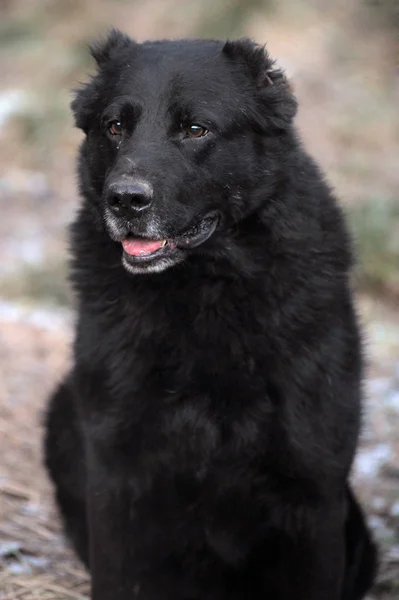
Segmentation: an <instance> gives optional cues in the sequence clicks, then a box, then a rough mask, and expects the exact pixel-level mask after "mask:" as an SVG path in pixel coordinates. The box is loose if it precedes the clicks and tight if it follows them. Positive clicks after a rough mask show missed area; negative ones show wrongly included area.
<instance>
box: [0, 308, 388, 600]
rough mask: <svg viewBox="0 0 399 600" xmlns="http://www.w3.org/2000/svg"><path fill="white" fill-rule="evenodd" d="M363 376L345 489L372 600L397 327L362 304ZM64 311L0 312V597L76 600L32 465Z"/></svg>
mask: <svg viewBox="0 0 399 600" xmlns="http://www.w3.org/2000/svg"><path fill="white" fill-rule="evenodd" d="M359 305H360V308H361V312H362V315H363V320H364V321H365V324H366V332H367V339H368V356H369V371H368V373H369V377H368V380H367V385H366V397H367V402H366V410H365V417H364V430H363V437H362V445H361V449H360V452H359V454H358V457H357V460H356V468H355V472H354V482H355V485H356V489H357V492H358V494H359V496H360V497H361V499H362V501H363V503H364V505H365V507H366V510H367V514H368V517H369V521H370V524H371V526H372V528H373V530H374V531H375V535H376V537H377V539H378V540H379V544H380V548H381V568H380V575H379V580H378V584H377V586H376V589H375V592H374V593H373V596H372V598H373V600H377V599H378V600H394V599H395V598H396V599H397V598H398V594H399V467H398V465H399V461H398V458H399V354H398V350H399V348H398V345H399V320H398V317H397V315H396V314H395V312H394V311H393V310H391V309H390V308H389V306H386V305H384V304H380V303H379V302H378V301H375V300H371V299H370V298H367V297H366V298H365V297H362V298H360V299H359ZM72 323H73V317H72V315H71V313H70V312H69V311H68V310H66V309H65V310H61V309H59V308H58V309H54V308H53V309H46V310H44V309H40V310H39V309H37V308H35V309H33V308H28V307H22V306H21V305H17V304H12V303H4V304H2V305H0V365H1V378H0V381H1V383H0V385H1V389H0V394H1V396H2V398H3V399H4V401H3V403H2V404H1V405H0V455H1V457H2V461H1V470H0V540H1V541H0V590H1V591H0V600H14V599H17V598H18V599H20V598H21V599H24V600H28V599H29V600H34V599H40V600H64V599H65V600H67V599H75V600H78V599H79V600H83V599H84V598H87V597H88V596H87V594H88V589H89V587H88V586H89V584H88V577H87V574H86V573H85V571H84V569H83V567H82V566H81V565H80V564H79V562H78V561H77V559H76V558H75V557H74V556H73V553H72V552H71V551H70V549H69V548H68V546H67V543H66V541H65V539H64V537H63V535H62V532H61V529H60V522H59V518H58V514H57V510H56V508H55V505H54V501H53V495H52V489H51V485H50V483H49V481H48V480H47V478H46V475H45V472H44V469H43V466H42V450H41V444H42V435H43V431H42V421H43V413H44V410H45V405H46V398H47V397H48V395H49V393H50V392H51V390H52V389H53V388H54V386H55V385H56V383H57V381H59V380H60V378H61V377H62V374H63V373H64V372H65V371H66V369H67V368H68V362H69V357H70V346H71V339H72Z"/></svg>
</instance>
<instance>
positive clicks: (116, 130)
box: [108, 121, 122, 135]
mask: <svg viewBox="0 0 399 600" xmlns="http://www.w3.org/2000/svg"><path fill="white" fill-rule="evenodd" d="M108 131H109V133H110V134H111V135H122V123H121V122H120V121H111V122H110V123H108Z"/></svg>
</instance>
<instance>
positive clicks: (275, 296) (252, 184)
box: [46, 32, 375, 600]
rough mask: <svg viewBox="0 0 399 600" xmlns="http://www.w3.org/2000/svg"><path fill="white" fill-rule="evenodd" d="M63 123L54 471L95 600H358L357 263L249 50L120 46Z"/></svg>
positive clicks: (267, 66) (175, 44)
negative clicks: (66, 261)
mask: <svg viewBox="0 0 399 600" xmlns="http://www.w3.org/2000/svg"><path fill="white" fill-rule="evenodd" d="M93 55H94V57H95V59H96V61H97V63H98V74H97V75H96V76H95V77H94V79H93V80H92V81H91V82H90V83H89V84H88V85H86V86H85V87H83V89H81V90H80V91H78V93H77V95H76V98H75V100H74V102H73V104H72V107H73V111H74V113H75V117H76V122H77V125H78V126H79V127H80V128H81V129H83V131H84V132H85V133H86V138H85V140H84V141H83V144H82V147H81V150H80V162H79V174H80V189H81V193H82V196H83V205H82V208H81V210H80V212H79V215H78V217H77V219H76V221H75V223H74V225H73V227H72V254H73V261H72V282H73V285H74V289H75V291H76V295H77V303H78V324H77V333H76V342H75V363H74V367H73V369H72V372H71V373H70V375H69V376H68V377H67V379H66V381H65V382H64V383H63V384H62V385H61V386H60V388H59V390H58V391H57V393H56V394H55V395H54V397H53V398H52V401H51V404H50V409H49V413H48V417H47V438H46V457H47V458H46V461H47V467H48V469H49V471H50V474H51V476H52V478H53V480H54V482H55V484H56V490H57V499H58V502H59V505H60V508H61V512H62V514H63V517H64V520H65V525H66V530H67V532H68V534H69V536H70V538H71V539H72V541H73V543H74V545H75V547H76V550H77V552H78V554H79V555H80V557H81V558H82V560H83V561H85V563H86V564H87V565H89V567H90V570H91V573H92V581H93V585H92V588H93V592H92V597H93V598H94V599H95V600H131V599H133V598H138V599H139V600H195V599H197V600H200V599H201V600H238V599H239V600H255V599H256V600H260V599H264V600H266V599H270V600H356V599H359V598H363V596H364V594H365V593H366V590H367V589H368V588H369V587H370V585H371V583H372V579H373V574H374V570H375V567H374V565H375V551H374V546H373V544H372V542H371V540H370V538H369V534H368V532H367V529H366V526H365V524H364V520H363V517H362V513H361V510H360V508H359V506H358V505H357V503H356V500H355V499H354V497H353V495H352V493H351V491H350V489H349V486H348V474H349V471H350V468H351V463H352V460H353V455H354V452H355V449H356V444H357V439H358V432H359V415H360V405H361V389H360V388H361V377H362V360H361V349H360V343H359V333H358V326H357V322H356V317H355V314H354V310H353V305H352V294H351V291H350V286H349V270H350V267H351V263H352V258H351V247H350V241H349V239H348V235H347V232H346V229H345V226H344V222H343V218H342V214H341V211H340V209H339V208H338V206H337V204H336V202H335V200H334V198H333V196H332V194H331V191H330V189H329V188H328V186H327V185H326V183H325V182H324V179H323V176H322V175H321V173H320V171H319V169H318V167H317V166H316V165H315V163H314V162H313V160H311V159H310V158H309V156H308V155H307V154H306V153H305V151H304V150H303V148H302V146H301V143H300V141H299V140H298V137H297V135H296V132H295V129H294V128H293V125H292V121H293V118H294V115H295V112H296V102H295V99H294V97H293V95H292V94H291V91H290V89H289V86H288V84H287V81H286V79H285V77H284V75H283V74H282V72H281V71H279V70H278V69H277V68H275V66H274V64H273V62H272V61H271V60H270V58H269V56H268V55H267V53H266V52H265V51H264V49H263V48H261V47H259V46H257V45H255V44H253V43H252V42H250V41H248V40H241V41H238V42H227V43H222V42H218V41H196V40H195V41H162V42H146V43H144V44H136V43H135V42H133V41H132V40H131V39H129V38H128V37H126V36H124V35H122V34H120V33H119V32H113V33H112V34H111V35H110V36H109V38H108V40H107V41H106V42H105V43H103V44H101V45H99V46H97V47H95V48H94V50H93Z"/></svg>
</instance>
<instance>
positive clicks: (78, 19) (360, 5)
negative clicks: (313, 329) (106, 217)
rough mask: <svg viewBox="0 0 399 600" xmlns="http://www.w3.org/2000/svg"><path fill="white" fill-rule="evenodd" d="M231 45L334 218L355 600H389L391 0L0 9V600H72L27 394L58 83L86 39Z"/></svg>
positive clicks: (56, 224)
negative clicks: (359, 513) (369, 556)
mask: <svg viewBox="0 0 399 600" xmlns="http://www.w3.org/2000/svg"><path fill="white" fill-rule="evenodd" d="M111 26H115V27H119V28H121V29H122V30H124V31H126V32H127V33H129V34H130V35H132V36H133V37H135V38H136V39H137V40H145V39H149V38H159V37H172V38H176V37H221V38H227V37H229V38H234V37H239V36H242V35H247V36H251V37H253V38H254V39H255V40H257V41H258V42H260V43H267V47H268V49H269V51H270V53H271V54H272V56H274V57H276V58H277V59H278V62H279V63H280V65H282V66H283V68H284V69H285V70H286V72H287V74H288V76H289V77H290V78H291V80H292V83H293V86H294V88H295V91H296V94H297V96H298V99H299V103H300V110H299V115H298V119H297V122H298V127H299V128H300V130H301V133H302V137H303V138H304V140H305V142H306V145H307V148H308V150H309V151H310V153H311V154H312V155H313V156H314V157H315V158H316V159H317V160H318V161H319V163H321V165H322V166H323V167H324V169H325V171H326V172H327V174H328V178H329V181H330V182H331V183H332V185H333V186H334V187H335V189H336V193H337V195H338V197H339V198H340V200H341V201H342V205H343V207H344V209H345V210H346V212H347V215H348V220H349V224H350V227H351V228H352V231H353V234H354V236H355V240H356V244H357V250H358V256H359V263H358V268H357V271H356V273H355V280H354V285H355V287H356V291H357V299H358V309H359V314H360V316H361V319H362V321H363V324H364V337H365V342H366V354H367V361H368V372H367V381H366V383H365V392H366V407H365V413H364V431H363V436H362V444H361V449H360V451H359V454H358V457H357V460H356V465H355V469H354V473H353V478H354V483H355V486H356V489H357V491H358V494H359V495H360V497H361V498H362V501H363V502H364V504H365V506H366V507H367V511H368V515H369V519H370V525H371V526H372V528H373V530H374V531H375V535H376V537H377V538H378V540H379V543H380V546H381V549H382V550H381V552H382V555H381V556H382V564H381V569H380V575H379V579H378V582H377V585H376V588H375V590H374V592H373V596H372V598H373V599H375V600H376V599H381V600H383V599H384V600H388V599H389V600H393V599H394V598H395V599H397V598H398V597H399V310H398V307H399V154H398V150H399V147H398V146H399V127H398V126H399V111H398V106H399V75H398V71H397V66H398V50H399V0H345V1H344V0H335V1H334V2H331V1H330V0H308V1H305V0H290V2H288V1H287V2H282V1H281V0H280V1H278V0H230V1H227V0H224V1H223V0H202V1H198V0H197V1H194V0H113V1H106V0H0V52H1V62H0V253H1V261H0V457H1V459H0V600H6V599H7V600H11V599H14V598H24V599H28V598H30V599H34V598H36V599H37V598H40V599H47V600H50V599H61V600H62V599H64V598H65V599H67V598H69V599H70V598H74V599H75V600H78V599H81V600H83V599H84V598H87V590H88V583H87V575H86V573H84V571H83V570H82V568H81V566H80V565H79V564H78V563H77V562H76V561H75V559H74V557H73V556H72V554H71V553H70V551H69V549H68V548H67V547H66V545H65V542H64V540H63V538H62V536H61V535H60V526H59V521H58V517H57V513H56V511H55V509H54V505H53V502H52V498H51V490H50V488H49V484H48V482H47V480H46V478H45V475H44V473H43V469H42V467H41V462H40V461H41V442H40V440H41V435H42V430H41V420H42V415H43V411H44V407H45V400H46V397H47V396H48V394H49V393H50V391H51V389H52V388H53V387H54V385H55V384H56V382H57V381H58V380H59V379H60V378H61V377H62V375H63V373H64V372H65V371H66V369H67V368H68V363H69V360H70V344H71V339H72V326H73V313H72V310H71V307H72V299H71V294H70V291H69V289H68V285H67V283H66V267H65V265H66V259H67V246H66V225H67V224H68V223H69V222H70V221H71V219H72V217H73V214H74V212H75V210H76V207H77V203H78V197H77V192H76V185H75V183H76V179H75V171H74V168H75V164H74V163H75V155H76V150H77V146H78V144H79V141H80V139H81V133H80V132H79V131H77V130H75V129H74V128H73V123H72V118H71V115H70V112H69V102H70V98H71V93H70V90H71V88H73V87H75V86H76V85H77V84H78V83H79V82H82V81H84V80H86V79H87V77H88V75H89V74H90V73H91V72H93V61H92V59H91V58H90V55H89V53H88V50H87V44H88V42H89V41H91V40H92V39H93V38H96V37H98V35H103V34H104V33H105V32H106V30H107V28H109V27H111Z"/></svg>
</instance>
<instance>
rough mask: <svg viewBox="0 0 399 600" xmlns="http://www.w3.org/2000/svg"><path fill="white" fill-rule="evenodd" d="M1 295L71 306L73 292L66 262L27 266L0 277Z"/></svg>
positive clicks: (8, 297) (9, 297)
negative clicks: (70, 287) (71, 292)
mask: <svg viewBox="0 0 399 600" xmlns="http://www.w3.org/2000/svg"><path fill="white" fill-rule="evenodd" d="M0 296H2V297H3V298H6V299H8V300H12V299H16V298H27V299H30V300H32V301H34V302H39V303H43V302H44V303H47V304H56V305H59V306H69V305H70V304H71V294H70V291H69V287H68V284H67V270H66V265H65V264H60V263H57V264H45V265H40V266H34V267H33V266H26V267H24V268H22V269H20V270H18V271H16V272H15V273H12V274H10V275H6V276H2V278H1V279H0Z"/></svg>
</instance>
